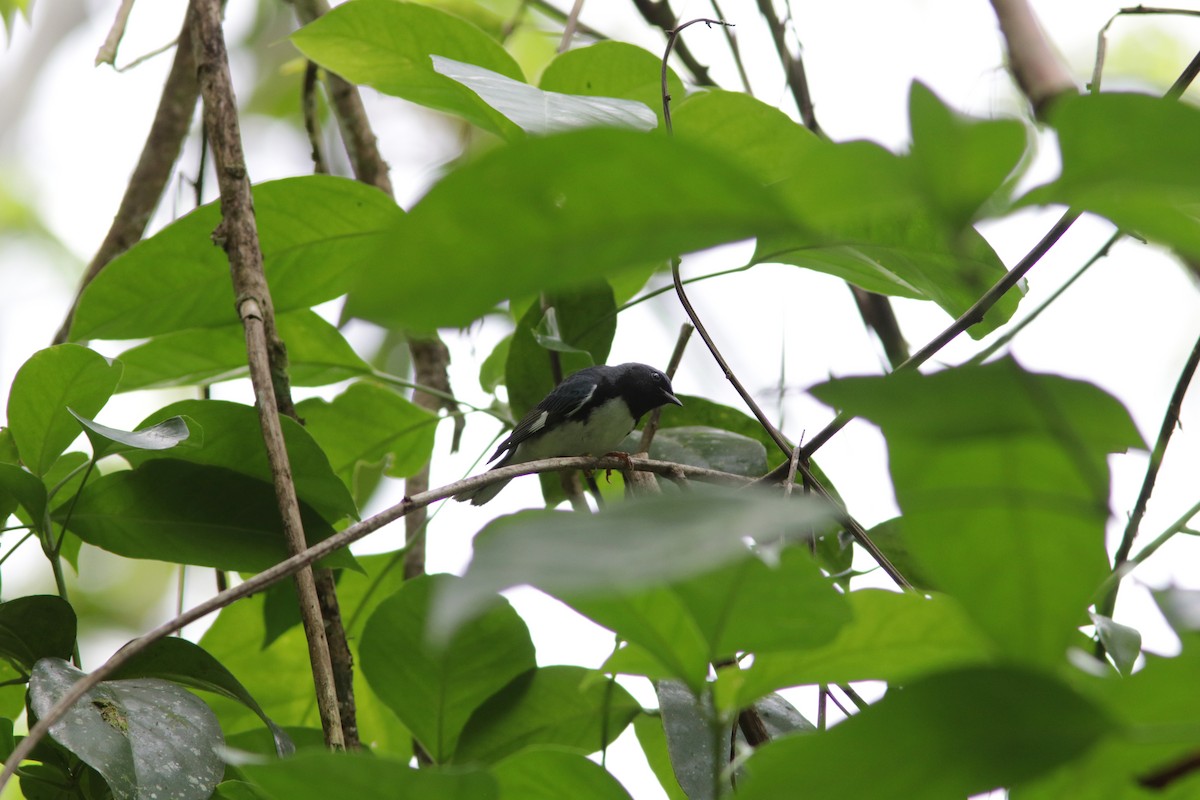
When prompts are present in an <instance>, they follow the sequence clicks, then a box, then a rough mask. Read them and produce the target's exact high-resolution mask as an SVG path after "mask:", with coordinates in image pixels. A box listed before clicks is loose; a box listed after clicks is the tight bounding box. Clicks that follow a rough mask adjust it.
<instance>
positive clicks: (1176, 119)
mask: <svg viewBox="0 0 1200 800" xmlns="http://www.w3.org/2000/svg"><path fill="white" fill-rule="evenodd" d="M1050 122H1051V124H1052V125H1053V126H1054V129H1055V131H1056V132H1057V134H1058V145H1059V149H1060V150H1061V151H1062V175H1061V176H1059V178H1058V180H1056V181H1054V182H1052V183H1050V184H1048V185H1046V186H1041V187H1039V188H1037V189H1034V190H1033V191H1031V192H1030V193H1029V194H1028V195H1026V196H1025V197H1024V198H1022V203H1026V204H1032V203H1043V204H1044V203H1063V204H1065V205H1070V206H1072V207H1074V208H1077V209H1080V210H1085V211H1092V212H1095V213H1096V214H1100V215H1101V216H1105V217H1108V218H1109V219H1110V220H1112V221H1113V222H1114V223H1116V224H1117V225H1118V226H1120V227H1121V228H1122V229H1124V230H1127V231H1131V232H1133V233H1136V234H1138V235H1141V236H1145V237H1147V238H1149V239H1153V240H1155V241H1158V242H1161V243H1163V244H1165V245H1168V246H1169V247H1173V248H1175V249H1177V250H1179V251H1180V252H1182V253H1184V254H1186V255H1189V256H1191V257H1193V258H1196V257H1200V215H1198V214H1197V208H1198V207H1200V109H1197V108H1196V107H1195V106H1194V105H1192V104H1190V103H1181V102H1178V101H1176V100H1169V99H1164V98H1158V97H1149V96H1146V95H1137V94H1099V95H1085V96H1082V97H1070V98H1063V102H1061V103H1055V105H1054V109H1053V112H1052V113H1051V115H1050Z"/></svg>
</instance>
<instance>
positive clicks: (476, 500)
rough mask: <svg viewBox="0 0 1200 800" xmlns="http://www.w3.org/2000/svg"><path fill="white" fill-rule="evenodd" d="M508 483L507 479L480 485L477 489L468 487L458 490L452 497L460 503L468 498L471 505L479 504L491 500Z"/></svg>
mask: <svg viewBox="0 0 1200 800" xmlns="http://www.w3.org/2000/svg"><path fill="white" fill-rule="evenodd" d="M507 485H508V481H500V482H499V483H492V484H488V485H487V486H480V487H479V488H478V489H468V490H467V491H465V492H459V493H458V494H456V495H454V499H455V500H457V501H458V502H460V503H465V502H466V501H468V500H470V501H471V505H473V506H481V505H483V504H484V503H486V502H487V501H489V500H491V499H492V498H493V497H495V496H496V495H498V494H500V490H501V489H503V488H504V487H505V486H507Z"/></svg>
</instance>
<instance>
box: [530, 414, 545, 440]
mask: <svg viewBox="0 0 1200 800" xmlns="http://www.w3.org/2000/svg"><path fill="white" fill-rule="evenodd" d="M549 416H550V412H549V411H543V412H542V413H541V415H539V416H538V418H537V419H535V420H534V421H533V424H531V425H530V426H529V433H530V434H534V433H537V432H538V431H540V430H541V429H542V428H544V427H546V420H547V419H548V418H549Z"/></svg>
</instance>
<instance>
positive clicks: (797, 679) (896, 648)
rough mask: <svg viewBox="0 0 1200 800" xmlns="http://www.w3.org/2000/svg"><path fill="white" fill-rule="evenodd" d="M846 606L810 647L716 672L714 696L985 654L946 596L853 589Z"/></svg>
mask: <svg viewBox="0 0 1200 800" xmlns="http://www.w3.org/2000/svg"><path fill="white" fill-rule="evenodd" d="M847 600H848V601H849V606H850V610H851V612H852V614H851V617H850V621H849V622H848V623H847V624H845V625H844V626H842V627H841V629H840V630H838V632H837V636H836V638H834V639H833V640H832V641H830V642H828V643H826V644H824V645H821V646H818V647H804V646H802V645H800V643H797V644H798V645H799V646H797V647H795V648H792V649H788V648H786V647H780V648H777V649H775V650H772V651H768V652H761V653H757V652H756V653H755V655H754V663H753V664H751V665H750V666H749V667H747V668H746V669H740V670H738V669H729V670H722V671H721V674H720V676H719V679H718V685H719V688H718V693H717V696H718V702H719V705H721V707H723V708H743V707H745V706H747V705H749V704H750V703H751V702H753V701H754V700H755V699H756V698H758V697H762V696H764V695H766V694H767V693H769V692H772V691H774V690H776V689H782V688H784V687H788V686H802V685H807V684H818V683H849V682H850V681H863V680H882V681H888V682H895V683H907V682H909V681H911V680H913V679H914V678H917V677H919V676H921V675H926V674H929V673H932V672H938V671H942V670H945V669H949V668H951V667H958V666H965V665H969V664H975V663H980V662H985V661H988V660H990V658H991V657H992V648H991V647H989V644H988V642H987V640H986V639H985V638H984V636H983V635H982V634H981V633H980V632H979V630H978V629H977V628H975V627H974V626H973V625H972V624H971V621H970V620H969V619H968V618H967V616H966V615H965V614H964V613H963V611H962V609H961V608H959V606H958V605H957V604H956V603H955V602H954V601H953V600H952V599H951V598H949V597H946V596H944V595H936V594H935V595H932V596H930V597H923V596H921V595H918V594H912V593H904V594H901V593H897V592H886V591H882V590H879V589H860V590H859V591H856V592H851V593H850V594H849V595H848V596H847Z"/></svg>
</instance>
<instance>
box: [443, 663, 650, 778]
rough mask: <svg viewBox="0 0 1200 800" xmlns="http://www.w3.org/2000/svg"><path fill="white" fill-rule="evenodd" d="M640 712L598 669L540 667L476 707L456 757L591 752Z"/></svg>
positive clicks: (465, 760)
mask: <svg viewBox="0 0 1200 800" xmlns="http://www.w3.org/2000/svg"><path fill="white" fill-rule="evenodd" d="M641 710H642V707H641V706H640V705H638V703H637V701H636V700H634V699H633V697H632V696H630V694H629V692H627V691H625V689H623V688H622V687H621V686H620V685H618V684H616V683H612V682H611V681H610V680H608V679H606V678H605V677H604V676H603V675H601V674H599V673H597V672H595V671H594V670H589V669H585V668H583V667H571V666H565V665H560V666H549V667H539V668H537V669H533V670H530V671H529V672H526V673H525V674H524V675H519V676H517V677H516V678H515V679H513V681H512V682H511V683H509V684H508V686H505V687H504V688H503V689H501V690H500V691H499V692H497V693H496V694H494V695H492V697H491V698H489V699H488V700H487V702H485V703H484V704H483V705H481V706H480V707H479V708H477V709H475V713H474V714H472V715H471V718H470V719H469V720H468V721H467V725H466V727H465V728H463V732H462V736H461V738H460V739H459V741H458V748H457V750H456V751H455V753H454V761H455V762H456V763H459V764H469V763H471V762H474V761H479V762H483V763H486V764H494V763H495V762H497V761H499V760H500V759H502V758H506V757H508V756H511V755H513V754H514V753H519V752H522V751H526V750H529V749H531V748H539V747H553V748H555V749H558V750H568V751H571V752H574V753H577V754H579V755H588V754H589V753H594V752H596V751H598V750H602V749H604V748H605V747H607V746H608V745H609V743H611V742H612V741H613V740H614V739H616V738H617V736H618V735H619V734H620V733H621V731H623V730H624V729H625V726H626V725H628V724H629V722H630V721H631V720H632V719H633V718H634V717H635V716H636V715H637V714H638V713H640V712H641Z"/></svg>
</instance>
